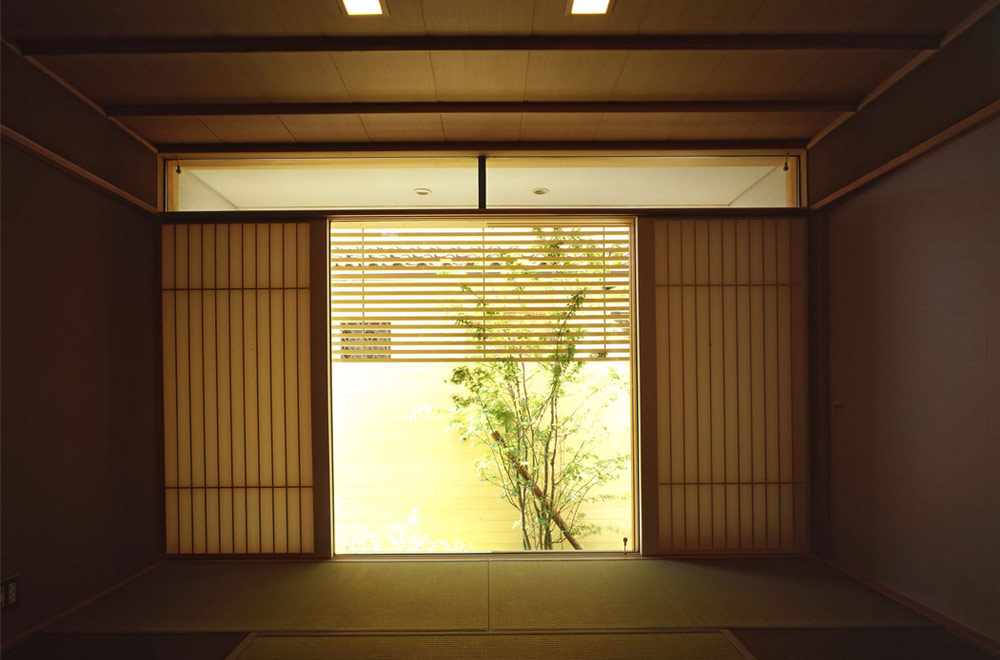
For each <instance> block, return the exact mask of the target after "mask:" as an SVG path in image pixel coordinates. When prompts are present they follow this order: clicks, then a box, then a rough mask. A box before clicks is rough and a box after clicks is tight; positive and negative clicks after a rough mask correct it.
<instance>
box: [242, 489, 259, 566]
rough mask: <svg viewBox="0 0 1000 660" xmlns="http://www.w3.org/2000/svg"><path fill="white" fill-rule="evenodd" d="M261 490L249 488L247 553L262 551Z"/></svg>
mask: <svg viewBox="0 0 1000 660" xmlns="http://www.w3.org/2000/svg"><path fill="white" fill-rule="evenodd" d="M261 490H263V489H262V488H260V487H259V486H258V487H255V488H247V498H246V499H247V523H246V525H247V552H252V553H259V552H260V551H261V543H260V539H261V527H260V509H261Z"/></svg>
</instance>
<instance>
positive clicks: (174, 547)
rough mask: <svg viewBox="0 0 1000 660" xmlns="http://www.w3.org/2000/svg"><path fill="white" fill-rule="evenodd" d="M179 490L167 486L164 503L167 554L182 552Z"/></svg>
mask: <svg viewBox="0 0 1000 660" xmlns="http://www.w3.org/2000/svg"><path fill="white" fill-rule="evenodd" d="M177 493H178V490H177V489H176V488H167V492H166V493H165V497H164V503H165V505H166V506H165V511H164V518H165V522H166V527H167V530H166V531H167V534H166V539H167V554H171V555H173V554H177V553H178V552H180V538H179V534H180V513H179V511H178V510H177V507H178V503H177V498H178V495H177Z"/></svg>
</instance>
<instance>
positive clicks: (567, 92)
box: [524, 50, 628, 101]
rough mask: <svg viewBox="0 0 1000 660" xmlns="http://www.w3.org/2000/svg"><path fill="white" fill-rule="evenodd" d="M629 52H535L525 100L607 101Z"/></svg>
mask: <svg viewBox="0 0 1000 660" xmlns="http://www.w3.org/2000/svg"><path fill="white" fill-rule="evenodd" d="M627 55H628V52H627V51H623V50H619V51H601V52H593V51H569V52H566V51H561V52H554V51H544V50H542V51H532V52H531V55H530V57H529V59H528V74H527V79H526V80H525V83H524V99H525V101H556V100H558V101H594V100H601V101H606V100H609V99H610V98H611V94H612V92H613V91H614V87H615V82H616V81H617V80H618V75H619V74H620V73H621V70H622V65H624V63H625V58H626V56H627Z"/></svg>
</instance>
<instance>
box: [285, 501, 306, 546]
mask: <svg viewBox="0 0 1000 660" xmlns="http://www.w3.org/2000/svg"><path fill="white" fill-rule="evenodd" d="M300 490H301V489H299V488H289V489H288V494H287V499H288V504H287V507H288V552H293V553H295V552H302V511H301V508H302V506H301V502H302V500H301V497H302V496H301V494H300V492H299V491H300Z"/></svg>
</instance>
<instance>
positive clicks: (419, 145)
mask: <svg viewBox="0 0 1000 660" xmlns="http://www.w3.org/2000/svg"><path fill="white" fill-rule="evenodd" d="M807 142H808V140H795V139H787V140H659V141H657V140H625V141H620V140H619V141H612V140H606V141H604V140H587V141H577V142H570V141H564V142H563V141H560V142H235V143H234V142H230V143H205V142H172V143H161V144H158V145H156V149H157V151H158V152H159V153H160V155H161V156H169V157H171V158H172V157H173V156H174V155H177V154H180V155H185V154H191V155H195V154H247V153H323V152H328V153H351V152H366V153H370V152H406V153H423V154H429V153H446V152H476V153H496V152H501V151H609V152H610V151H617V152H621V151H754V150H759V151H792V150H798V149H804V148H805V146H806V143H807Z"/></svg>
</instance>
